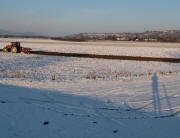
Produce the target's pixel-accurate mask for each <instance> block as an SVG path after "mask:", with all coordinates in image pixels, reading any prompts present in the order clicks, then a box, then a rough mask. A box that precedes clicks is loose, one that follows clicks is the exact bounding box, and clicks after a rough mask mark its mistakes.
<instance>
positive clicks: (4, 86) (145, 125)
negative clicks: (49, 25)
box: [0, 39, 180, 138]
mask: <svg viewBox="0 0 180 138" xmlns="http://www.w3.org/2000/svg"><path fill="white" fill-rule="evenodd" d="M8 41H11V40H9V39H0V42H2V43H0V48H2V47H3V46H4V44H7V43H8ZM21 41H22V42H23V46H27V47H31V48H33V49H35V50H46V51H53V49H55V51H59V52H78V51H79V52H81V53H96V52H97V53H98V54H113V55H123V54H125V55H136V56H155V57H176V58H179V57H180V54H179V50H180V46H179V44H170V43H169V44H165V43H152V46H150V44H151V43H135V44H133V43H132V42H129V43H128V42H123V43H117V42H116V43H112V42H107V43H105V42H100V43H98V42H96V43H95V42H87V43H84V44H82V43H71V42H58V41H52V40H48V41H47V40H32V39H22V40H21ZM103 44H104V45H105V46H102V45H103ZM142 44H143V45H144V46H143V45H142ZM108 45H109V47H108ZM132 45H133V46H132ZM156 46H157V47H156ZM171 46H172V47H171ZM51 48H53V49H51ZM101 50H102V51H101ZM100 51H101V52H100ZM179 84H180V64H175V63H159V62H138V61H119V60H117V61H116V60H103V59H83V58H73V57H53V56H38V55H25V54H11V53H1V52H0V111H1V113H0V122H1V123H0V134H1V137H3V138H16V137H17V138H28V137H29V138H37V137H43V138H49V137H52V138H59V137H63V138H77V137H78V138H84V137H90V138H102V137H104V138H110V137H117V138H121V137H122V138H132V137H133V138H152V137H154V138H169V137H173V138H178V137H179V135H180V129H179V123H180V114H179V112H180V85H179Z"/></svg>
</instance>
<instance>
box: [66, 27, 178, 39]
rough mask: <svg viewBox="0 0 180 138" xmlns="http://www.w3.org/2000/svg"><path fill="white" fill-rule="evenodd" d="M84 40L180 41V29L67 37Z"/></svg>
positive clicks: (82, 34)
mask: <svg viewBox="0 0 180 138" xmlns="http://www.w3.org/2000/svg"><path fill="white" fill-rule="evenodd" d="M65 39H77V40H82V41H90V40H92V41H96V40H112V41H150V42H180V30H168V31H146V32H143V33H81V34H76V35H71V36H67V37H65Z"/></svg>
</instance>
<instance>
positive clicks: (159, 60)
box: [0, 49, 180, 63]
mask: <svg viewBox="0 0 180 138" xmlns="http://www.w3.org/2000/svg"><path fill="white" fill-rule="evenodd" d="M0 51H2V49H0ZM30 54H35V55H48V56H65V57H79V58H98V59H111V60H133V61H154V62H170V63H180V59H177V58H156V57H135V56H114V55H93V54H80V53H59V52H45V51H31V52H30Z"/></svg>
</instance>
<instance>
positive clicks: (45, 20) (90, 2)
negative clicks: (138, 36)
mask: <svg viewBox="0 0 180 138" xmlns="http://www.w3.org/2000/svg"><path fill="white" fill-rule="evenodd" d="M179 7H180V0H0V29H4V30H11V31H17V32H36V33H39V34H43V35H67V34H74V33H80V32H142V31H146V30H167V29H179V30H180V16H179V13H180V8H179Z"/></svg>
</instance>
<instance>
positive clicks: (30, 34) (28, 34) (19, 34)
mask: <svg viewBox="0 0 180 138" xmlns="http://www.w3.org/2000/svg"><path fill="white" fill-rule="evenodd" d="M0 35H1V36H5V35H9V36H40V35H39V34H37V33H34V32H13V31H7V30H3V29H0Z"/></svg>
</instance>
